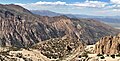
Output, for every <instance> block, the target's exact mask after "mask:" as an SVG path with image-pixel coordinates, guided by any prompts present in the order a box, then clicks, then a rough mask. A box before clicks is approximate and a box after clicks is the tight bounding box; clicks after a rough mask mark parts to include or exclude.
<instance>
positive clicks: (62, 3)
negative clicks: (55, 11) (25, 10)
mask: <svg viewBox="0 0 120 61" xmlns="http://www.w3.org/2000/svg"><path fill="white" fill-rule="evenodd" d="M33 4H40V5H66V2H61V1H56V2H46V1H39V2H36V3H33Z"/></svg>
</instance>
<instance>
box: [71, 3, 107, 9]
mask: <svg viewBox="0 0 120 61" xmlns="http://www.w3.org/2000/svg"><path fill="white" fill-rule="evenodd" d="M107 4H108V3H106V2H101V1H85V2H82V3H79V2H77V3H74V4H69V5H73V6H78V7H94V8H95V7H97V8H101V7H105V6H106V5H107Z"/></svg>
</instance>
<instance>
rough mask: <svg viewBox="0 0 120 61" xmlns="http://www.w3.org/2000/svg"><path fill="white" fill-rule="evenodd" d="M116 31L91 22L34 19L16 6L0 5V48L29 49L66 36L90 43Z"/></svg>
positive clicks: (49, 18)
mask: <svg viewBox="0 0 120 61" xmlns="http://www.w3.org/2000/svg"><path fill="white" fill-rule="evenodd" d="M117 33H118V32H117V30H116V29H114V28H112V27H110V26H108V25H105V24H103V23H101V22H98V21H95V20H92V19H89V20H88V19H72V18H68V17H66V16H56V17H47V16H38V15H35V14H32V13H31V12H30V11H29V10H27V9H25V8H22V7H20V6H18V5H13V4H10V5H0V46H15V47H30V46H31V45H33V44H36V43H38V42H40V41H44V40H48V39H51V38H62V37H63V36H66V35H67V36H69V38H70V39H74V40H80V41H82V42H85V43H87V44H93V43H95V42H96V40H98V39H99V38H101V37H103V36H107V35H115V34H117Z"/></svg>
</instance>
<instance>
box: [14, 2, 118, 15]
mask: <svg viewBox="0 0 120 61" xmlns="http://www.w3.org/2000/svg"><path fill="white" fill-rule="evenodd" d="M117 1H118V2H117ZM16 4H17V5H20V6H23V7H24V8H27V9H29V10H50V11H54V12H58V13H67V14H69V13H74V14H75V13H76V14H89V15H90V14H93V15H96V14H97V15H103V14H104V15H109V14H110V13H111V14H110V15H112V14H113V15H116V14H118V13H117V12H120V4H119V0H111V1H110V2H101V1H93V0H92V1H90V0H86V1H85V2H74V3H66V2H62V1H56V2H46V1H39V2H35V3H27V4H21V3H16ZM119 14H120V13H119Z"/></svg>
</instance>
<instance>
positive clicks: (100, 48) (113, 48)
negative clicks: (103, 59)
mask: <svg viewBox="0 0 120 61" xmlns="http://www.w3.org/2000/svg"><path fill="white" fill-rule="evenodd" d="M95 53H98V54H99V53H100V54H117V53H120V34H118V35H117V36H106V37H103V38H101V39H100V41H98V42H97V43H96V45H95Z"/></svg>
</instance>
